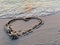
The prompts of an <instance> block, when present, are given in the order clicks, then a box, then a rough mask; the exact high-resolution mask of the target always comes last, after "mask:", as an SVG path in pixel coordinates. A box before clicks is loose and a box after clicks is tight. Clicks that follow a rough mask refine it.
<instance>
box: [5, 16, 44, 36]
mask: <svg viewBox="0 0 60 45" xmlns="http://www.w3.org/2000/svg"><path fill="white" fill-rule="evenodd" d="M31 19H37V20H39V22H40V23H39V24H37V25H35V26H34V27H33V28H31V29H29V30H30V32H32V30H33V29H38V28H39V27H40V25H42V24H44V23H43V22H42V20H41V19H40V18H37V17H27V18H16V19H12V20H10V21H9V22H8V23H7V24H6V25H5V30H6V32H7V31H8V30H12V28H11V27H10V24H11V23H13V22H15V21H16V20H23V21H25V22H27V21H29V20H31ZM7 27H8V28H7ZM29 30H28V31H29ZM25 33H27V32H23V33H22V35H24V36H25V35H26V34H25Z"/></svg>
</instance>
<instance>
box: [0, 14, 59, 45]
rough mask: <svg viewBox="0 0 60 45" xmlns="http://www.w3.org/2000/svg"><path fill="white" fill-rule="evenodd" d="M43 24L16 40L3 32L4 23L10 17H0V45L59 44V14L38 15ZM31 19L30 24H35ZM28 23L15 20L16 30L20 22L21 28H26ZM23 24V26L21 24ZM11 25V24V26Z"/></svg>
mask: <svg viewBox="0 0 60 45" xmlns="http://www.w3.org/2000/svg"><path fill="white" fill-rule="evenodd" d="M40 18H41V19H42V20H43V22H44V25H42V26H41V27H40V28H38V29H35V30H34V32H33V33H31V34H30V35H28V36H25V37H22V38H21V37H19V39H18V40H10V39H9V37H8V35H7V34H6V33H5V32H4V25H5V24H6V23H7V22H8V21H9V20H11V19H0V45H60V15H51V16H46V17H40ZM36 22H37V21H36V20H35V22H33V21H32V24H31V25H34V24H36ZM30 23H31V21H30V22H28V23H26V24H25V23H24V22H23V23H21V22H19V21H17V22H15V25H14V26H16V30H17V29H18V30H19V27H20V25H19V24H21V25H22V26H21V27H22V29H23V27H24V26H25V27H24V28H27V27H28V26H29V25H30ZM23 25H24V26H23ZM12 27H13V26H12Z"/></svg>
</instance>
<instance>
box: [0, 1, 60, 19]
mask: <svg viewBox="0 0 60 45" xmlns="http://www.w3.org/2000/svg"><path fill="white" fill-rule="evenodd" d="M58 13H60V0H0V18H16V17H21V16H48V15H54V14H58Z"/></svg>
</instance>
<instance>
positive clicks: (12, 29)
mask: <svg viewBox="0 0 60 45" xmlns="http://www.w3.org/2000/svg"><path fill="white" fill-rule="evenodd" d="M18 20H19V21H23V22H20V23H16V24H15V21H18ZM34 20H35V21H34ZM20 24H22V26H21V25H20ZM41 24H43V23H42V20H41V19H40V18H37V17H28V18H16V19H12V20H10V21H9V22H8V23H7V24H6V25H5V27H8V29H7V28H6V31H7V32H8V34H9V36H10V37H11V39H17V38H18V37H19V36H22V35H23V36H25V35H28V34H29V33H31V32H32V31H33V30H35V29H37V28H39V26H40V25H41ZM11 25H14V26H11ZM17 25H20V26H17ZM16 26H17V27H16ZM18 27H19V29H18ZM17 30H18V31H17Z"/></svg>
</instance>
